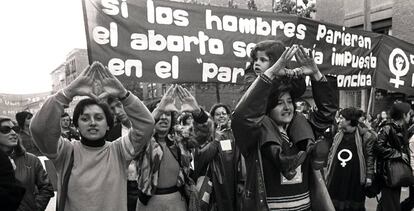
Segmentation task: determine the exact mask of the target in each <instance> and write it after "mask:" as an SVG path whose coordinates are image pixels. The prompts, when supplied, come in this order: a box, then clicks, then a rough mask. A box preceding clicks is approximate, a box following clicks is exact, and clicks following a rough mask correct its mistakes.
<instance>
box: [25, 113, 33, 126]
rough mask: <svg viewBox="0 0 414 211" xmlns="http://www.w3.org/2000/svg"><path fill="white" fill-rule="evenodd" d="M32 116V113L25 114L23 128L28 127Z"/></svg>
mask: <svg viewBox="0 0 414 211" xmlns="http://www.w3.org/2000/svg"><path fill="white" fill-rule="evenodd" d="M32 117H33V115H27V117H26V119H25V120H24V127H25V128H29V126H30V121H32Z"/></svg>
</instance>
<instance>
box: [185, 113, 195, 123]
mask: <svg viewBox="0 0 414 211" xmlns="http://www.w3.org/2000/svg"><path fill="white" fill-rule="evenodd" d="M193 121H194V119H193V116H191V115H190V116H189V117H188V118H187V119H186V120H185V125H193Z"/></svg>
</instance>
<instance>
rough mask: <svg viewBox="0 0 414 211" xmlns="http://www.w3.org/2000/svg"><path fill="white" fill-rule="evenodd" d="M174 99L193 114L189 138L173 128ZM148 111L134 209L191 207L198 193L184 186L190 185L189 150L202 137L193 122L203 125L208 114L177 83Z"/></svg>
mask: <svg viewBox="0 0 414 211" xmlns="http://www.w3.org/2000/svg"><path fill="white" fill-rule="evenodd" d="M176 100H179V101H181V112H189V113H191V114H192V115H193V118H194V124H195V133H192V134H191V137H190V138H187V137H183V136H182V133H181V131H180V127H177V126H179V125H178V124H177V123H176V118H175V116H176V114H177V111H178V109H177V108H176V106H175V101H176ZM150 110H152V109H151V108H150ZM152 114H153V116H154V119H155V122H156V123H155V130H154V135H153V139H151V141H150V143H149V144H148V145H147V147H146V150H145V152H144V153H142V154H140V155H138V157H137V171H138V189H139V192H140V193H139V203H137V210H139V211H142V210H160V211H163V210H177V211H180V210H195V209H197V206H198V205H197V203H194V202H196V201H197V197H198V196H197V195H194V194H195V192H193V194H189V191H185V189H186V188H188V187H191V186H193V185H194V181H193V180H192V179H191V178H190V165H191V161H192V156H191V150H192V148H193V147H194V146H195V144H194V142H195V137H194V136H202V135H201V134H202V133H200V132H199V130H198V128H199V127H198V126H196V125H197V124H200V125H206V124H205V123H206V122H207V119H208V115H207V114H206V113H205V112H204V111H203V110H202V109H201V108H200V107H199V106H198V104H197V101H196V100H195V98H194V96H192V95H191V93H190V92H189V91H188V90H187V89H185V88H183V87H182V86H180V85H172V86H171V87H170V88H169V89H168V90H167V92H166V93H165V94H164V96H163V97H162V99H161V101H160V102H159V104H158V105H157V107H156V108H155V109H154V110H153V112H152ZM205 127H206V126H205ZM195 134H198V135H195ZM189 142H192V143H189Z"/></svg>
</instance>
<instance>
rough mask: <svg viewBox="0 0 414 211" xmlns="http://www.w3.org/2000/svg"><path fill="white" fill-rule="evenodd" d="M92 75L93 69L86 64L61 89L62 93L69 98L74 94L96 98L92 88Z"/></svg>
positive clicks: (93, 73)
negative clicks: (79, 72)
mask: <svg viewBox="0 0 414 211" xmlns="http://www.w3.org/2000/svg"><path fill="white" fill-rule="evenodd" d="M94 75H95V71H94V70H93V69H91V66H88V67H87V68H86V69H85V70H83V71H82V73H81V74H79V76H78V77H76V79H75V80H73V81H72V82H71V83H70V84H69V85H68V86H67V87H65V88H64V89H63V93H64V94H65V95H66V96H67V97H69V98H71V99H72V98H73V97H75V96H89V97H91V98H95V99H97V98H98V96H97V95H96V94H95V93H94V90H93V88H92V87H93V83H94Z"/></svg>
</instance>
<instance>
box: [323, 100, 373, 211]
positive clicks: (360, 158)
mask: <svg viewBox="0 0 414 211" xmlns="http://www.w3.org/2000/svg"><path fill="white" fill-rule="evenodd" d="M339 114H340V116H339V125H338V127H339V131H338V133H337V134H336V135H335V138H334V141H333V144H332V147H331V150H330V153H329V158H328V170H327V182H326V183H327V186H328V191H329V194H330V196H331V198H332V202H333V204H334V206H335V210H336V211H364V210H365V191H364V189H365V186H367V187H368V186H371V185H372V181H373V178H374V154H373V144H374V142H375V141H376V135H375V133H374V132H372V131H370V130H368V128H366V127H361V126H359V120H360V117H361V115H362V111H360V110H359V109H356V108H345V109H343V110H341V111H340V113H339Z"/></svg>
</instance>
